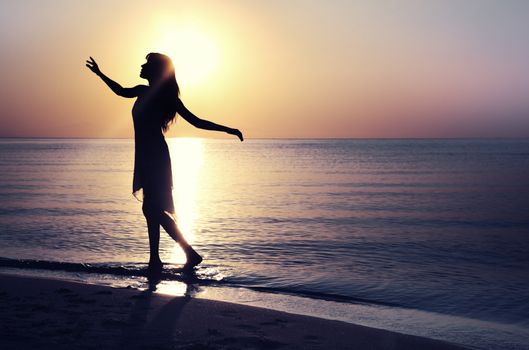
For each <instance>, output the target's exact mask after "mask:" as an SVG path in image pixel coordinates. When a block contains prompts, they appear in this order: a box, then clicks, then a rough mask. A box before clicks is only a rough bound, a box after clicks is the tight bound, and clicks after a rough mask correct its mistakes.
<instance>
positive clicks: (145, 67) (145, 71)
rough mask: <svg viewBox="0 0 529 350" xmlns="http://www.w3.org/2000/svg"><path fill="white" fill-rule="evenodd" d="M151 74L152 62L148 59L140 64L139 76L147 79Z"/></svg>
mask: <svg viewBox="0 0 529 350" xmlns="http://www.w3.org/2000/svg"><path fill="white" fill-rule="evenodd" d="M151 76H152V63H149V60H147V62H145V63H144V64H142V65H141V71H140V78H144V79H149V78H150V77H151Z"/></svg>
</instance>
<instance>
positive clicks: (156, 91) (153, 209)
mask: <svg viewBox="0 0 529 350" xmlns="http://www.w3.org/2000/svg"><path fill="white" fill-rule="evenodd" d="M86 66H87V67H88V68H90V70H91V71H92V72H94V73H95V74H97V75H98V76H99V77H100V78H101V79H102V80H103V81H104V82H105V83H106V84H107V85H108V87H110V89H111V90H112V91H113V92H114V93H116V94H117V95H119V96H122V97H129V98H132V97H137V99H136V102H135V103H134V107H133V108H132V119H133V121H134V140H135V154H134V180H133V185H132V187H133V188H132V190H133V193H134V195H135V196H138V195H139V194H140V193H141V192H143V214H144V215H145V219H146V220H147V227H148V230H149V246H150V259H149V270H151V271H160V270H161V268H162V261H161V260H160V256H159V254H158V246H159V242H160V226H162V227H163V228H164V230H165V231H166V232H167V233H168V234H169V235H170V236H171V237H172V238H173V239H174V240H175V241H176V242H178V243H179V244H180V246H181V247H182V249H183V250H184V252H185V254H186V257H187V262H186V264H185V265H184V268H185V269H191V268H193V267H194V266H196V265H198V264H200V262H201V261H202V257H201V256H200V255H199V254H198V253H197V252H196V251H195V250H194V249H193V248H192V247H191V246H190V245H189V244H188V243H187V242H186V240H185V239H184V237H183V235H182V233H181V232H180V230H179V229H178V227H177V226H176V222H175V220H174V219H173V217H172V215H174V214H175V210H174V205H173V197H172V194H171V191H172V186H173V183H172V173H171V159H170V157H169V149H168V148H167V144H166V142H165V138H164V136H163V132H165V131H167V129H168V128H169V124H170V123H171V122H172V121H173V120H174V119H175V115H176V113H178V114H179V115H180V116H182V118H184V119H185V120H186V121H188V122H189V123H191V124H192V125H193V126H195V127H197V128H200V129H206V130H215V131H223V132H226V133H228V134H232V135H235V136H237V137H238V138H239V139H240V140H241V141H242V140H243V136H242V133H241V132H240V131H239V130H237V129H231V128H228V127H226V126H222V125H218V124H215V123H212V122H209V121H207V120H203V119H200V118H198V117H197V116H195V115H194V114H193V113H191V112H190V111H189V110H188V109H187V108H186V107H185V106H184V104H183V103H182V101H181V100H180V98H179V97H178V95H179V88H178V84H177V83H176V78H175V70H174V67H173V63H172V62H171V59H170V58H169V57H168V56H165V55H162V54H159V53H150V54H148V55H147V62H146V63H145V64H143V65H142V66H141V67H142V69H141V73H140V77H142V78H144V79H147V81H148V82H149V85H148V86H147V85H138V86H135V87H133V88H123V87H122V86H121V85H119V84H118V83H116V82H115V81H113V80H111V79H110V78H108V77H107V76H106V75H104V74H103V73H102V72H101V70H99V67H98V65H97V63H96V62H95V60H94V59H93V58H92V57H90V60H88V61H86Z"/></svg>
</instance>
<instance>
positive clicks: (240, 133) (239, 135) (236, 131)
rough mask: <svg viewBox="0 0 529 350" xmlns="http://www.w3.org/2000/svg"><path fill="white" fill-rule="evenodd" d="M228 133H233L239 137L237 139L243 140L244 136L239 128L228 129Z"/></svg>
mask: <svg viewBox="0 0 529 350" xmlns="http://www.w3.org/2000/svg"><path fill="white" fill-rule="evenodd" d="M228 134H231V135H235V136H237V137H238V138H239V140H241V142H242V141H244V137H243V136H242V132H241V131H240V130H239V129H230V130H229V131H228Z"/></svg>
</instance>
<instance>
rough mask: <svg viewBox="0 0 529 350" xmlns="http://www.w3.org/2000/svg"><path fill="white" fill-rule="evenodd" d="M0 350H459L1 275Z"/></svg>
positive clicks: (367, 331)
mask: <svg viewBox="0 0 529 350" xmlns="http://www.w3.org/2000/svg"><path fill="white" fill-rule="evenodd" d="M0 349H3V350H10V349H159V350H164V349H189V350H206V349H207V350H209V349H374V350H375V349H408V350H410V349H411V350H412V349H431V350H436V349H439V350H441V349H443V350H448V349H464V347H459V346H457V345H452V344H449V343H445V342H441V341H435V340H431V339H426V338H420V337H415V336H410V335H404V334H399V333H394V332H389V331H384V330H378V329H374V328H369V327H364V326H358V325H354V324H350V323H345V322H340V321H330V320H325V319H320V318H315V317H309V316H300V315H294V314H288V313H285V312H279V311H275V310H269V309H262V308H256V307H251V306H243V305H238V304H231V303H225V302H219V301H213V300H206V299H194V298H189V297H173V296H166V295H161V294H156V293H152V292H149V291H138V290H134V289H125V288H110V287H105V286H96V285H89V284H81V283H74V282H67V281H60V280H53V279H44V278H34V277H19V276H12V275H3V274H0Z"/></svg>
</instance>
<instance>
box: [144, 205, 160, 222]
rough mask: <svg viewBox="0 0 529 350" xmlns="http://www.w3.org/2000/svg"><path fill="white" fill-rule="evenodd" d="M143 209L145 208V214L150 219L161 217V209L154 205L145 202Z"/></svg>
mask: <svg viewBox="0 0 529 350" xmlns="http://www.w3.org/2000/svg"><path fill="white" fill-rule="evenodd" d="M141 209H142V210H143V215H145V217H146V218H148V219H149V218H152V219H155V218H159V217H160V211H159V210H158V208H156V207H155V206H153V205H150V204H148V203H145V202H143V205H142V207H141Z"/></svg>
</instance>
